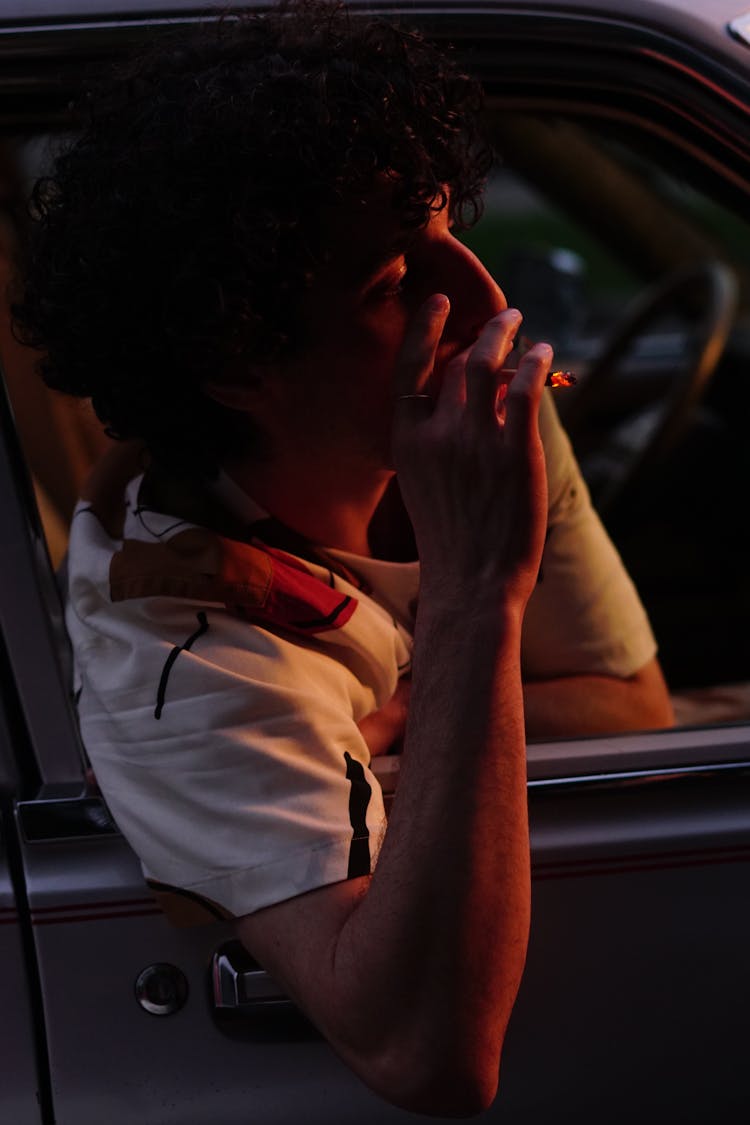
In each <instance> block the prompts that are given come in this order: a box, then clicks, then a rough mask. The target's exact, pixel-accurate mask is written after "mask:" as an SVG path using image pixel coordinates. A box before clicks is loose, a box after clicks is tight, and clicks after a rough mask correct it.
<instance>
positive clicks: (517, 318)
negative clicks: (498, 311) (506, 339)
mask: <svg viewBox="0 0 750 1125" xmlns="http://www.w3.org/2000/svg"><path fill="white" fill-rule="evenodd" d="M505 315H506V316H507V317H508V318H509V319H510V320H512V321H513V323H514V324H520V323H521V321H522V320H523V314H522V312H521V310H520V309H506V310H505Z"/></svg>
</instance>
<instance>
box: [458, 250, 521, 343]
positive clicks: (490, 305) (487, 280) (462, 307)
mask: <svg viewBox="0 0 750 1125" xmlns="http://www.w3.org/2000/svg"><path fill="white" fill-rule="evenodd" d="M454 247H455V248H454V250H453V254H454V260H453V264H452V269H451V284H450V285H448V284H446V287H445V289H444V290H443V292H445V293H446V294H447V296H448V297H449V298H450V302H451V312H450V316H449V318H448V322H447V324H446V332H449V333H450V334H451V335H453V336H455V337H456V338H460V339H461V340H462V341H463V340H466V342H467V343H468V342H469V341H470V340H473V339H475V338H476V337H477V336H478V335H479V333H480V332H481V330H482V328H483V327H484V325H485V324H486V323H487V321H488V320H490V319H491V318H492V317H493V316H496V315H497V314H498V313H499V312H502V311H503V309H506V308H507V307H508V302H507V301H506V299H505V294H504V293H503V291H502V289H501V288H500V286H499V285H498V284H497V282H496V281H495V279H494V278H493V277H492V275H491V274H490V273H489V272H488V270H487V269H486V268H485V266H484V264H483V263H482V262H481V261H480V259H479V258H478V257H477V256H476V254H474V253H473V252H472V251H471V250H470V249H469V248H468V246H464V245H463V243H460V242H457V241H454Z"/></svg>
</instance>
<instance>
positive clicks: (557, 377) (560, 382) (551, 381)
mask: <svg viewBox="0 0 750 1125" xmlns="http://www.w3.org/2000/svg"><path fill="white" fill-rule="evenodd" d="M577 382H578V380H577V379H576V377H575V375H574V374H573V372H572V371H550V373H549V375H548V376H547V378H546V379H545V380H544V385H545V387H574V386H575V385H576V383H577Z"/></svg>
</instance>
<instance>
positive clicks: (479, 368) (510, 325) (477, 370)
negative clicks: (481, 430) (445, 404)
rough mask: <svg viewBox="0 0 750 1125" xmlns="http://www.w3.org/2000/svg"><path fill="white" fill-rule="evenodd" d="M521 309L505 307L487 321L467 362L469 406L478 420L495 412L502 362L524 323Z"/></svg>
mask: <svg viewBox="0 0 750 1125" xmlns="http://www.w3.org/2000/svg"><path fill="white" fill-rule="evenodd" d="M522 319H523V318H522V316H521V314H520V312H519V311H518V309H505V310H504V311H503V312H501V313H498V315H497V316H494V317H493V318H492V320H489V321H488V322H487V324H485V326H484V328H483V329H482V331H481V332H480V334H479V338H478V339H477V342H476V344H474V346H473V348H472V349H471V353H470V355H469V358H468V361H467V364H466V409H467V411H468V412H470V413H471V414H472V415H473V416H474V417H475V418H477V419H478V420H482V419H486V418H488V417H493V416H494V411H495V404H496V402H497V394H498V388H499V386H500V382H501V381H502V378H501V372H502V369H503V363H504V361H505V359H506V357H507V356H508V355H509V353H510V351H511V350H512V348H513V341H514V339H515V335H516V332H517V330H518V327H519V325H520V323H521V320H522Z"/></svg>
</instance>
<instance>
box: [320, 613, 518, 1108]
mask: <svg viewBox="0 0 750 1125" xmlns="http://www.w3.org/2000/svg"><path fill="white" fill-rule="evenodd" d="M494 608H495V607H490V606H488V607H487V610H486V612H485V613H484V614H482V613H481V612H480V608H479V606H478V605H477V602H476V600H474V601H473V602H472V604H471V605H470V606H467V607H465V608H462V607H461V606H456V607H455V608H453V609H451V610H450V611H447V610H446V611H442V612H438V613H435V614H433V613H431V612H430V610H429V608H428V607H427V606H426V605H425V606H423V607H421V608H420V620H419V624H418V628H417V635H416V643H415V655H414V672H413V683H412V693H411V701H410V707H409V720H408V725H407V732H406V742H405V749H404V756H403V761H402V767H401V778H400V781H399V789H398V794H397V797H396V800H395V802H394V807H393V812H392V815H391V818H390V822H389V827H388V833H387V835H386V839H385V842H384V845H383V849H382V852H381V854H380V857H379V860H378V866H377V869H376V872H375V874H374V876H373V878H372V882H371V884H370V888H369V891H368V894H367V895H366V897H365V898H363V899H362V900H361V902H360V904H359V905H358V907H357V908H356V909H355V910H354V911H353V912H352V913H351V915H350V916H349V919H348V921H347V923H346V925H345V926H344V927H343V928H342V930H341V933H340V936H339V940H338V944H337V947H336V957H335V970H336V979H337V987H338V988H340V989H341V991H342V996H345V997H347V998H348V1000H349V1001H351V1000H352V999H353V998H354V997H356V998H357V1012H358V1014H357V1018H356V1020H355V1021H353V1022H352V1026H351V1028H347V1029H346V1030H343V1029H342V1028H338V1029H337V1033H335V1034H332V1036H331V1037H332V1038H333V1039H334V1041H336V1040H337V1039H338V1040H339V1043H340V1042H341V1039H340V1037H341V1036H342V1031H343V1035H344V1038H345V1039H346V1038H347V1037H348V1036H351V1038H352V1039H353V1040H356V1037H357V1036H360V1037H361V1036H362V1032H363V1029H364V1030H365V1031H366V1038H365V1039H363V1040H361V1042H360V1043H358V1044H357V1051H356V1053H357V1055H358V1056H359V1058H356V1057H352V1056H348V1061H350V1062H351V1063H352V1065H353V1066H355V1068H357V1069H359V1068H360V1067H361V1066H362V1060H363V1059H365V1060H366V1063H365V1065H366V1069H367V1075H368V1081H370V1082H371V1083H372V1081H373V1075H374V1074H377V1073H378V1072H379V1071H380V1072H382V1075H383V1082H384V1085H386V1086H388V1088H389V1089H390V1087H391V1082H390V1076H389V1071H390V1069H391V1068H393V1069H394V1070H398V1071H399V1072H401V1073H402V1072H403V1063H402V1061H401V1060H402V1057H403V1056H404V1054H406V1056H407V1057H410V1058H413V1059H415V1060H417V1062H416V1064H415V1065H416V1071H417V1074H416V1075H415V1077H416V1078H417V1085H418V1086H424V1085H429V1084H430V1081H433V1082H434V1081H439V1079H440V1076H441V1075H442V1076H444V1078H445V1083H446V1089H445V1090H444V1091H442V1092H441V1094H440V1097H442V1098H445V1097H446V1096H448V1091H449V1088H450V1084H451V1083H455V1081H456V1076H457V1075H458V1076H459V1079H460V1074H461V1071H462V1070H465V1071H466V1073H467V1075H469V1074H470V1077H469V1078H467V1081H470V1082H473V1083H474V1084H475V1085H476V1084H478V1085H479V1086H487V1085H491V1087H492V1089H491V1090H489V1091H488V1090H486V1089H485V1090H484V1093H480V1094H479V1095H478V1099H479V1101H482V1102H484V1101H487V1100H490V1099H491V1097H492V1095H493V1093H494V1085H495V1083H496V1081H497V1073H498V1067H499V1054H500V1047H501V1044H502V1038H503V1034H504V1031H505V1025H506V1023H507V1020H508V1017H509V1015H510V1011H511V1008H512V1005H513V1001H514V999H515V996H516V992H517V989H518V984H519V982H520V977H521V972H522V969H523V963H524V958H525V952H526V942H527V937H528V925H529V900H530V891H529V856H528V825H527V815H526V762H525V742H524V733H523V705H522V694H521V685H520V677H519V673H518V645H519V634H520V621H514V620H504V621H502V620H498V615H497V613H496V611H495V612H493V609H494ZM472 615H474V616H473V619H472ZM365 949H366V950H367V951H368V952H367V956H363V951H364V950H365ZM363 1006H364V1007H363ZM349 1010H352V1009H351V1007H350V1009H349ZM330 1030H331V1031H333V1029H330ZM353 1045H354V1044H353ZM347 1055H348V1052H346V1051H345V1056H347ZM420 1058H421V1059H423V1060H424V1061H425V1064H426V1063H427V1060H429V1067H430V1070H431V1074H432V1078H431V1079H429V1078H425V1077H424V1076H421V1077H420V1076H419V1075H418V1072H419V1062H418V1060H419V1059H420ZM391 1096H392V1095H391ZM399 1100H402V1102H404V1103H406V1104H408V1103H409V1100H410V1099H409V1093H408V1091H405V1092H404V1097H403V1098H401V1099H399ZM443 1104H447V1103H445V1102H443Z"/></svg>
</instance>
